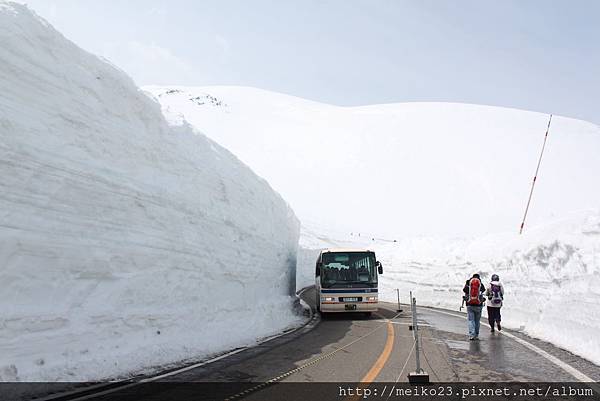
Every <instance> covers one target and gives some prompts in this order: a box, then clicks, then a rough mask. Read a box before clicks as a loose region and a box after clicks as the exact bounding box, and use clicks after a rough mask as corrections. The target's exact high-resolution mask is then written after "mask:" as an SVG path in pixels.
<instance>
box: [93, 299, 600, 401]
mask: <svg viewBox="0 0 600 401" xmlns="http://www.w3.org/2000/svg"><path fill="white" fill-rule="evenodd" d="M302 298H303V299H304V300H305V301H306V302H307V303H308V304H310V305H311V307H312V308H313V310H314V299H315V290H314V288H309V289H307V290H305V291H304V292H303V293H302ZM395 308H396V305H394V304H388V303H381V304H380V309H379V312H378V313H376V314H374V315H373V316H371V317H370V318H366V317H364V316H362V315H354V314H339V315H333V316H331V317H328V318H327V319H320V318H319V315H315V316H314V317H313V320H312V321H311V322H310V323H309V324H308V325H307V326H305V327H304V328H302V329H300V330H298V331H296V332H294V333H291V334H287V335H284V336H281V337H278V338H275V339H273V340H271V341H268V342H266V343H264V344H261V345H259V346H256V347H253V348H249V349H246V350H243V351H241V352H238V353H236V354H234V355H231V356H227V357H224V358H222V359H219V360H217V361H215V362H211V363H208V364H205V365H203V366H200V367H196V368H193V369H190V370H187V371H185V372H181V373H178V374H174V375H171V376H167V377H163V378H161V379H160V381H161V383H164V382H170V383H181V382H198V381H201V382H223V383H231V382H237V383H246V385H245V386H244V385H242V386H241V387H240V388H239V391H242V390H246V391H247V392H246V393H244V394H243V395H244V398H247V399H256V400H259V399H265V398H269V391H270V390H269V388H271V387H268V386H265V387H266V388H265V387H261V386H258V387H257V386H256V385H257V384H258V383H262V382H267V381H269V380H273V381H277V382H283V383H286V382H335V383H344V382H350V383H358V382H366V383H370V382H397V381H400V382H406V381H407V374H408V373H409V371H412V370H414V368H415V356H414V352H411V351H412V350H413V343H414V342H413V336H412V332H411V331H409V324H410V322H411V316H410V308H409V307H407V306H406V305H403V308H404V312H402V313H399V314H398V313H396V311H395ZM418 312H419V314H418V320H419V324H420V325H421V328H420V334H421V339H422V342H421V344H422V351H423V352H422V354H421V362H422V366H423V368H424V369H425V370H426V371H427V372H428V373H429V375H430V379H431V381H432V382H456V381H472V382H478V381H479V382H481V381H485V382H488V381H493V382H498V381H531V382H535V381H538V382H541V381H544V382H549V381H550V382H575V381H579V380H581V379H582V378H584V379H585V378H587V379H591V380H594V381H600V367H598V366H596V365H594V364H592V363H591V362H588V361H586V360H584V359H582V358H579V357H577V356H575V355H573V354H571V353H569V352H567V351H564V350H561V349H559V348H556V347H554V346H552V345H550V344H548V343H544V342H542V341H539V340H535V339H532V338H529V337H526V336H524V335H523V334H520V333H517V332H512V331H506V330H504V331H503V332H502V333H501V334H499V333H496V334H492V333H490V332H489V328H488V327H487V326H484V325H483V324H482V326H481V334H480V337H481V340H480V341H478V342H472V341H468V339H467V335H466V321H465V316H464V315H460V314H459V313H458V312H456V313H454V312H449V311H444V310H436V309H432V308H423V307H422V308H418ZM482 323H483V320H482ZM175 389H176V388H171V387H168V386H167V387H165V388H163V389H161V391H159V392H156V391H151V392H149V393H148V394H145V395H144V399H149V400H152V399H168V398H169V397H168V396H169V394H168V393H169V392H172V391H174V390H175ZM130 391H131V392H130V393H129V397H132V396H133V394H136V391H139V390H135V389H134V388H132V389H130ZM232 391H233V390H230V389H229V388H227V387H226V386H224V387H223V393H222V394H223V398H228V397H231V396H235V395H236V394H237V392H234V393H231V392H232ZM236 391H237V390H236ZM165 392H166V393H165ZM121 393H122V394H123V396H124V398H123V399H131V398H127V397H126V396H127V391H125V390H123V391H121V392H119V393H118V394H121ZM115 395H116V394H115V393H113V394H110V396H109V395H107V396H106V397H109V398H110V399H115V398H116V399H119V398H118V397H115ZM136 395H137V396H139V393H137V394H136ZM103 398H104V397H94V399H103ZM172 398H173V399H178V398H177V397H176V396H173V397H172ZM233 398H241V397H239V395H238V396H237V397H233ZM292 398H293V397H292ZM300 398H301V397H300ZM290 399H291V398H290ZM340 399H342V398H340Z"/></svg>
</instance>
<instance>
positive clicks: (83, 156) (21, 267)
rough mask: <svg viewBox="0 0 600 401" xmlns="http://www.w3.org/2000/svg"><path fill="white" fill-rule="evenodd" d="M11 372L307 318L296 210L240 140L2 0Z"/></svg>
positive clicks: (5, 293)
mask: <svg viewBox="0 0 600 401" xmlns="http://www.w3.org/2000/svg"><path fill="white" fill-rule="evenodd" d="M0 43H2V45H1V46H0V283H2V290H1V291H0V310H2V314H1V315H0V380H4V381H6V380H10V381H13V380H21V381H31V380H43V381H54V380H97V379H102V378H108V377H115V376H119V375H124V374H127V373H128V372H139V371H145V370H146V369H151V368H152V367H155V366H158V365H164V364H168V363H173V362H176V361H180V360H182V359H188V358H192V359H194V358H201V357H203V356H206V355H208V354H213V353H215V352H219V351H222V350H225V349H229V348H232V347H236V346H241V345H243V344H249V343H252V342H254V341H255V340H256V339H257V338H259V337H261V336H267V335H270V334H273V333H275V332H278V331H281V330H282V329H284V328H286V327H289V326H291V325H294V324H298V323H299V319H300V318H299V317H297V316H296V315H295V314H294V313H292V303H293V297H292V296H290V294H291V292H292V290H293V287H294V280H295V276H294V274H295V273H294V269H295V264H296V252H297V246H298V236H299V223H298V221H297V219H296V217H295V215H294V213H293V212H292V210H291V209H290V207H289V206H288V205H287V203H286V202H284V200H283V199H282V198H281V197H280V196H279V195H278V194H277V193H275V192H274V191H273V190H272V189H271V188H270V187H269V185H268V184H267V182H266V181H264V180H263V179H261V178H259V177H258V176H256V175H255V174H254V173H253V172H252V171H251V170H250V169H249V168H248V167H247V166H245V165H244V164H242V163H241V162H240V161H239V160H238V159H237V158H236V157H235V156H233V155H232V154H231V153H230V152H228V151H227V150H225V149H224V148H222V147H221V146H219V145H217V144H216V143H214V142H213V141H212V140H210V139H208V138H207V137H205V136H204V135H202V134H201V133H199V132H197V131H195V130H194V129H192V128H191V127H190V126H188V125H187V124H179V125H178V126H172V125H169V124H168V123H167V122H166V121H165V119H164V118H163V116H162V113H161V109H160V106H159V105H158V104H156V103H155V102H154V101H153V100H152V99H151V98H150V97H148V96H147V95H146V94H144V93H143V92H141V91H140V90H139V89H138V88H137V87H136V86H135V84H134V83H133V81H132V80H131V79H130V78H129V77H127V76H126V75H125V74H124V73H122V72H121V71H119V70H117V69H116V68H115V67H113V66H111V65H109V64H108V63H106V62H104V61H102V60H100V59H98V58H97V57H95V56H94V55H91V54H88V53H86V52H85V51H82V50H81V49H79V48H78V47H77V46H76V45H74V44H73V43H71V42H69V41H68V40H66V39H65V38H64V37H63V36H62V35H61V34H60V33H58V32H57V31H56V30H54V29H53V28H52V27H51V26H49V24H48V23H46V22H45V21H43V20H42V19H40V18H38V17H37V16H36V15H34V14H33V13H32V12H31V11H29V10H28V9H27V8H26V7H25V6H22V5H18V4H14V3H5V2H0Z"/></svg>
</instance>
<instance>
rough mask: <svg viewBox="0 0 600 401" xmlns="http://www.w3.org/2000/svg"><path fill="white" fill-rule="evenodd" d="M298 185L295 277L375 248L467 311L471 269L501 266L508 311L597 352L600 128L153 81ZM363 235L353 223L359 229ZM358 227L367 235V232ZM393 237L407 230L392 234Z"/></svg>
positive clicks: (235, 146)
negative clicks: (524, 221)
mask: <svg viewBox="0 0 600 401" xmlns="http://www.w3.org/2000/svg"><path fill="white" fill-rule="evenodd" d="M144 89H146V90H148V91H149V92H151V93H152V94H153V96H154V97H155V98H156V99H158V100H159V101H160V103H161V104H162V106H163V110H164V112H165V114H166V115H167V116H168V117H169V119H170V120H172V121H174V122H176V121H181V120H182V119H183V118H184V117H185V119H186V120H187V121H190V123H192V124H193V125H195V126H196V127H198V128H200V129H202V130H203V131H204V132H205V133H206V134H207V135H208V136H210V137H211V138H213V139H215V140H216V141H217V142H219V143H221V144H223V145H224V146H226V147H228V148H229V149H231V150H232V151H233V152H235V153H236V154H237V155H238V156H239V157H240V158H241V159H242V160H244V161H245V162H247V163H248V164H249V165H250V166H252V168H254V169H255V170H256V171H257V172H259V174H261V176H263V177H265V178H267V179H268V180H269V182H270V183H271V184H272V185H273V186H274V187H275V188H276V189H277V190H279V191H280V192H281V193H282V194H283V196H285V197H286V199H288V200H289V201H290V202H291V204H292V206H293V207H294V209H295V210H296V211H297V212H298V214H299V216H300V218H301V220H302V223H303V231H302V235H301V241H300V245H301V248H300V252H299V256H298V261H299V268H298V273H297V274H298V286H299V287H302V286H305V285H310V284H312V283H313V281H314V277H313V270H314V261H315V258H316V255H317V254H318V249H319V248H325V247H340V246H341V247H353V246H359V247H363V246H364V247H368V248H371V249H374V250H375V251H376V252H377V253H378V255H379V257H380V259H381V260H382V262H383V264H384V266H385V270H386V274H385V275H384V276H383V277H382V281H381V284H382V286H383V289H382V297H383V299H388V300H391V301H394V300H395V299H396V293H395V288H399V289H400V290H401V292H402V297H403V299H404V301H406V300H407V298H408V292H409V291H411V290H412V291H414V292H415V294H416V296H417V297H418V299H419V303H421V304H425V305H431V306H441V307H446V308H450V309H457V308H458V306H459V305H460V300H461V292H460V291H461V289H462V286H463V285H464V282H465V280H466V279H467V278H468V277H469V276H471V275H472V274H473V273H474V272H476V271H477V272H481V273H482V274H483V277H484V278H485V279H486V280H487V279H489V277H490V275H491V274H492V273H494V272H496V273H498V274H500V276H501V278H502V279H503V281H504V283H505V285H506V287H507V302H506V307H505V323H506V326H507V327H512V328H516V329H520V328H522V329H523V330H524V331H526V332H527V333H529V334H531V335H534V336H538V337H540V338H543V339H545V340H548V341H552V342H554V343H556V344H558V345H560V346H563V347H565V348H567V349H569V350H571V351H573V352H576V353H578V354H580V355H582V356H583V357H586V358H588V359H590V360H593V361H594V362H596V363H600V346H599V345H598V343H597V342H594V341H593V340H592V339H593V338H595V333H597V332H598V331H600V315H599V314H598V311H597V308H596V304H597V302H598V298H599V296H600V228H599V227H598V219H599V218H600V217H599V216H600V212H598V208H600V186H599V185H597V184H596V183H597V181H598V172H599V171H600V158H599V157H598V155H599V154H600V127H598V126H596V125H593V124H590V123H586V122H583V121H577V120H573V119H569V118H564V117H558V116H555V117H554V118H553V120H552V125H551V128H550V134H549V138H548V144H547V147H546V153H545V155H544V159H543V162H542V166H541V174H540V176H539V178H538V182H537V187H536V192H535V195H534V198H533V203H532V208H531V210H530V215H529V218H528V225H527V227H526V231H525V235H523V236H519V235H517V231H518V228H519V224H520V221H521V218H522V214H523V209H524V206H525V202H526V200H527V196H528V193H529V189H530V185H531V179H532V175H533V171H534V169H535V166H536V163H537V158H538V156H539V151H540V148H541V145H542V141H543V138H544V134H545V130H546V126H547V124H548V117H549V116H548V115H544V114H540V113H532V112H527V111H520V110H513V109H506V108H497V107H488V106H476V105H466V104H448V103H406V104H389V105H374V106H365V107H353V108H343V107H335V106H330V105H324V104H319V103H315V102H311V101H307V100H303V99H299V98H295V97H291V96H287V95H282V94H277V93H271V92H266V91H262V90H258V89H253V88H240V87H204V88H185V87H146V88H144ZM351 233H352V235H351ZM359 233H360V237H359ZM394 240H396V242H394Z"/></svg>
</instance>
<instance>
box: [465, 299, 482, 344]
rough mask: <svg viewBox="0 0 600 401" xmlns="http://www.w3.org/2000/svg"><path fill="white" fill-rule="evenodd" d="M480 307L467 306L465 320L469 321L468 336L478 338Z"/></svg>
mask: <svg viewBox="0 0 600 401" xmlns="http://www.w3.org/2000/svg"><path fill="white" fill-rule="evenodd" d="M481 308H482V307H481V306H468V305H467V319H468V320H469V335H470V336H471V337H477V336H479V320H481Z"/></svg>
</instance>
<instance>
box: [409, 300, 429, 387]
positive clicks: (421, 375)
mask: <svg viewBox="0 0 600 401" xmlns="http://www.w3.org/2000/svg"><path fill="white" fill-rule="evenodd" d="M410 299H411V304H410V309H411V312H412V330H413V332H414V337H415V360H416V362H417V369H416V370H415V371H414V372H411V373H409V374H408V382H409V383H410V384H429V374H428V373H427V372H425V371H424V370H423V369H422V368H421V344H420V342H419V326H418V322H417V299H416V298H413V296H412V291H411V292H410Z"/></svg>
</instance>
